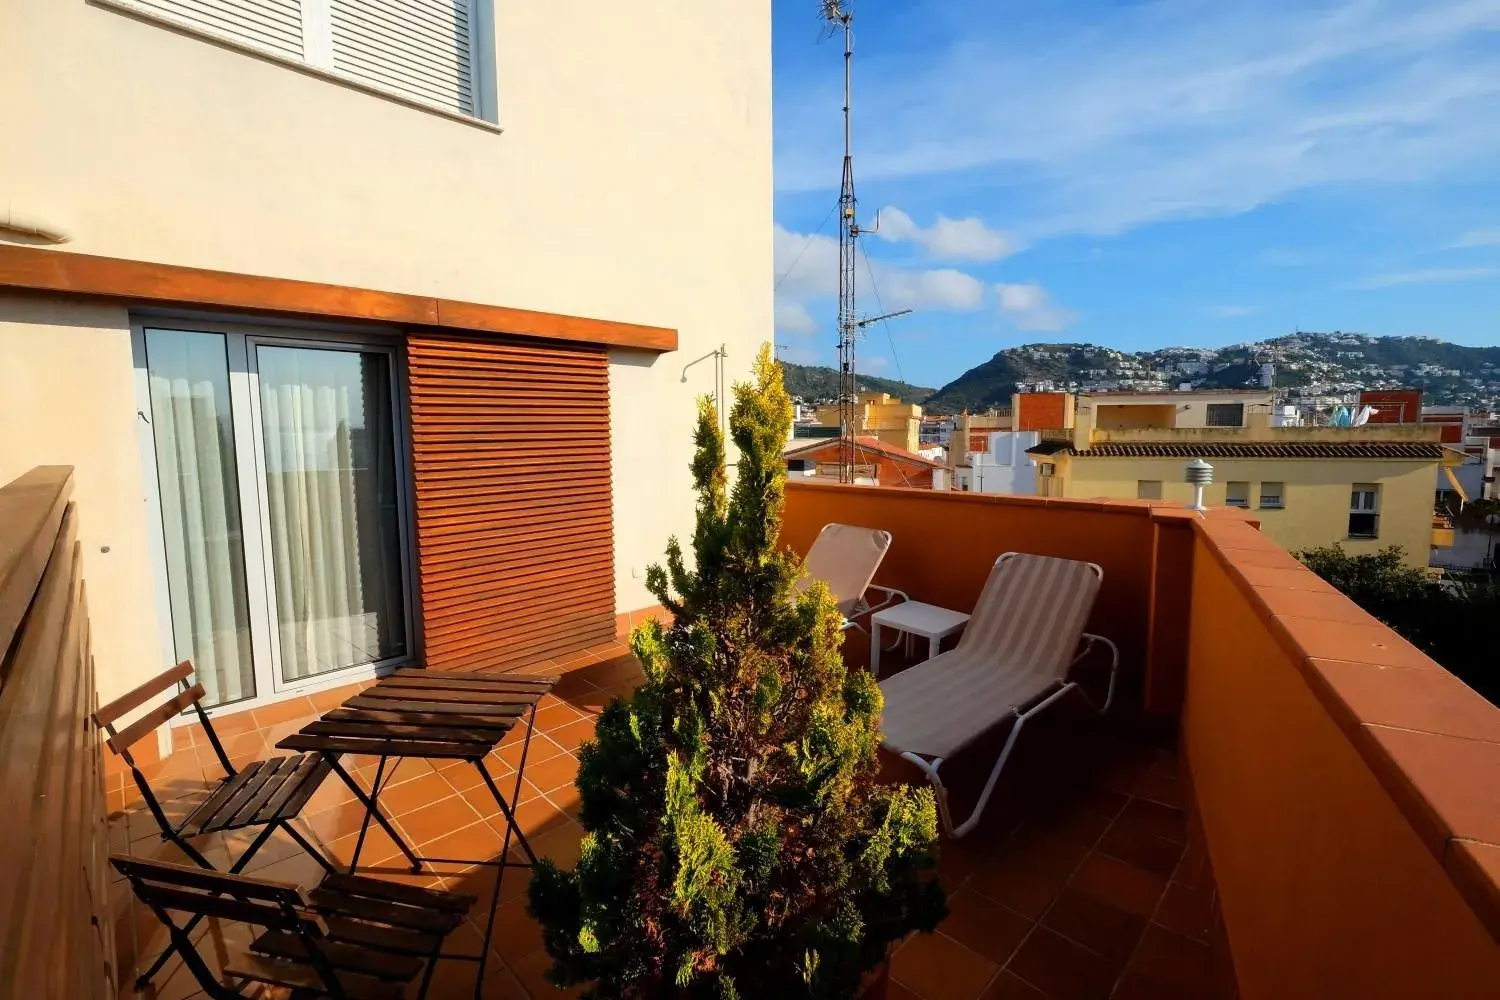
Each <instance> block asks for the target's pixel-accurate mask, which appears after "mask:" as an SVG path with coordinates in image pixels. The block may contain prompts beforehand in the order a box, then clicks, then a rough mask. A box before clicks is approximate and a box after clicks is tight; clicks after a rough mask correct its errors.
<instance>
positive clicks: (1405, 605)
mask: <svg viewBox="0 0 1500 1000" xmlns="http://www.w3.org/2000/svg"><path fill="white" fill-rule="evenodd" d="M1297 558H1298V559H1300V560H1302V562H1303V563H1305V564H1306V565H1307V567H1308V568H1309V569H1311V570H1312V571H1313V572H1314V573H1317V574H1318V575H1319V576H1320V577H1322V578H1323V579H1324V580H1327V581H1328V582H1329V583H1331V584H1333V586H1335V587H1337V588H1338V589H1339V590H1340V591H1341V592H1342V593H1343V594H1344V595H1345V596H1346V597H1348V598H1349V599H1350V600H1352V601H1353V602H1354V603H1355V604H1358V605H1359V606H1360V607H1361V608H1363V609H1365V610H1366V611H1368V612H1369V613H1370V614H1371V615H1373V616H1374V617H1376V618H1379V619H1380V620H1381V621H1383V622H1385V623H1386V624H1387V625H1389V626H1390V627H1391V628H1393V629H1395V630H1396V631H1397V632H1399V633H1400V634H1401V636H1402V637H1403V638H1404V639H1406V641H1408V642H1410V643H1411V644H1412V645H1414V646H1416V647H1417V648H1418V649H1420V650H1422V651H1423V652H1424V653H1426V654H1427V655H1428V656H1430V657H1432V658H1433V659H1434V660H1436V661H1437V662H1439V663H1441V664H1442V665H1443V666H1444V667H1446V668H1447V669H1448V671H1449V672H1450V673H1452V674H1454V675H1455V676H1457V677H1458V678H1459V679H1460V680H1462V681H1464V683H1466V684H1468V685H1469V686H1470V687H1472V688H1474V689H1475V690H1476V691H1478V692H1479V693H1480V694H1482V695H1484V697H1486V698H1488V699H1489V700H1490V701H1491V702H1492V703H1494V704H1496V705H1500V659H1497V658H1496V656H1495V654H1494V652H1493V639H1492V638H1491V636H1492V634H1493V628H1494V623H1495V622H1496V621H1500V578H1497V577H1496V576H1495V575H1494V574H1493V573H1490V572H1480V573H1470V574H1448V575H1446V576H1444V577H1443V578H1442V579H1441V580H1434V579H1433V578H1432V577H1430V576H1428V575H1427V573H1426V572H1425V571H1424V570H1421V569H1418V568H1415V567H1412V566H1408V565H1406V563H1405V560H1404V558H1403V552H1402V549H1401V547H1400V546H1399V545H1393V546H1390V547H1389V548H1385V549H1381V550H1380V551H1379V552H1372V553H1367V554H1362V555H1350V554H1349V553H1348V552H1345V551H1344V550H1343V548H1341V547H1340V546H1337V545H1326V546H1321V547H1319V548H1312V549H1304V550H1303V551H1301V552H1298V553H1297Z"/></svg>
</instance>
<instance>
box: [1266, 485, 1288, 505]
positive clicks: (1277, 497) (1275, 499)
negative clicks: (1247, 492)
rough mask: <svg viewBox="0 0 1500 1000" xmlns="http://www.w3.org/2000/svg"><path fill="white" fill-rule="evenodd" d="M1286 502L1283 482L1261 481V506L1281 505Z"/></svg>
mask: <svg viewBox="0 0 1500 1000" xmlns="http://www.w3.org/2000/svg"><path fill="white" fill-rule="evenodd" d="M1285 504H1286V485H1285V484H1284V483H1261V484H1260V505H1261V506H1262V507H1273V508H1275V507H1282V506H1285Z"/></svg>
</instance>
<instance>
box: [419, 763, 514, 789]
mask: <svg viewBox="0 0 1500 1000" xmlns="http://www.w3.org/2000/svg"><path fill="white" fill-rule="evenodd" d="M484 769H485V770H486V771H488V772H489V773H490V778H491V779H492V780H493V781H494V782H495V784H497V785H499V786H500V791H502V792H504V793H505V794H507V795H509V794H510V783H509V782H507V780H506V779H507V778H510V779H511V780H512V781H513V780H514V778H513V777H512V776H513V775H514V774H515V773H516V771H515V768H513V767H511V766H510V765H509V764H507V763H505V762H504V761H503V760H497V759H496V758H494V757H489V758H487V759H486V760H485V763H484ZM437 773H438V774H439V775H441V776H442V778H443V780H444V781H446V782H448V784H450V785H452V786H453V790H454V791H456V792H462V791H464V790H466V789H469V788H483V787H484V776H483V775H481V774H480V773H479V768H477V767H475V766H474V765H473V764H471V763H469V762H468V761H466V760H461V761H458V762H457V763H454V764H450V765H449V766H447V767H444V768H442V769H440V770H439V771H438V772H437Z"/></svg>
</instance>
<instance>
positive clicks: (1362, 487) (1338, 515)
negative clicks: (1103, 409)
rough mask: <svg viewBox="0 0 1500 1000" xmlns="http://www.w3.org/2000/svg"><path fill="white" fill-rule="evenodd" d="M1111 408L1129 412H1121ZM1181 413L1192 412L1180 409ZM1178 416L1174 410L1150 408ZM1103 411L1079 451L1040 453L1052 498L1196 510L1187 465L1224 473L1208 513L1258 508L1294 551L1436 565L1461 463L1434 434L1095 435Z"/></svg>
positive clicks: (1257, 427)
mask: <svg viewBox="0 0 1500 1000" xmlns="http://www.w3.org/2000/svg"><path fill="white" fill-rule="evenodd" d="M1110 405H1111V406H1117V405H1118V404H1115V403H1111V404H1110ZM1177 405H1181V404H1177ZM1147 407H1149V408H1150V409H1152V410H1160V411H1161V412H1166V411H1167V410H1169V409H1171V408H1172V407H1173V403H1172V401H1171V400H1153V401H1152V402H1151V403H1149V404H1146V406H1144V407H1143V409H1144V408H1147ZM1096 412H1098V408H1097V406H1085V405H1082V402H1080V405H1079V407H1078V410H1077V415H1076V420H1075V424H1074V426H1073V428H1071V430H1072V439H1071V440H1070V441H1043V442H1042V443H1041V444H1039V445H1037V446H1036V447H1035V448H1033V449H1031V451H1030V454H1031V455H1032V457H1033V458H1035V459H1037V462H1038V465H1039V470H1038V471H1039V475H1038V490H1037V492H1038V493H1040V494H1042V495H1044V496H1058V497H1073V498H1092V497H1109V498H1132V497H1134V498H1139V499H1147V500H1171V501H1176V502H1179V503H1184V504H1187V503H1191V502H1192V499H1193V488H1192V487H1191V486H1190V485H1188V483H1186V482H1185V481H1184V466H1185V465H1186V463H1187V462H1189V461H1191V460H1192V459H1194V458H1201V459H1204V460H1205V461H1207V462H1208V463H1209V464H1211V465H1212V466H1213V468H1214V472H1213V483H1212V484H1211V485H1209V486H1208V488H1207V489H1206V490H1205V491H1204V503H1205V504H1207V505H1208V506H1212V507H1217V506H1235V507H1243V508H1245V509H1247V510H1250V511H1252V512H1253V513H1254V515H1255V516H1256V517H1257V518H1258V519H1259V520H1260V521H1261V525H1262V529H1263V530H1264V531H1265V533H1266V534H1267V535H1269V536H1270V537H1272V538H1274V539H1275V540H1276V541H1277V542H1279V543H1280V544H1281V545H1282V546H1284V547H1285V548H1287V549H1288V550H1290V551H1293V552H1295V551H1298V550H1299V549H1305V548H1310V547H1313V546H1318V545H1330V544H1335V543H1337V544H1339V545H1342V546H1343V547H1344V548H1345V549H1346V550H1347V551H1349V552H1352V553H1363V552H1373V551H1375V550H1377V549H1382V548H1385V547H1387V546H1390V545H1399V546H1401V547H1402V549H1403V550H1405V553H1406V558H1407V561H1408V562H1409V563H1410V564H1411V565H1413V566H1426V565H1427V563H1428V558H1429V553H1430V549H1431V548H1432V547H1433V546H1434V545H1443V544H1451V542H1449V541H1448V540H1447V538H1446V536H1445V535H1444V534H1443V533H1440V532H1435V531H1434V522H1433V482H1434V479H1435V476H1436V474H1437V470H1438V468H1439V466H1440V464H1441V463H1445V462H1447V461H1448V460H1449V458H1450V456H1452V457H1457V453H1454V452H1450V451H1449V450H1448V449H1445V448H1444V447H1443V446H1442V444H1441V443H1440V442H1439V441H1438V432H1437V431H1435V429H1433V428H1431V427H1425V426H1422V425H1415V424H1413V425H1391V424H1384V425H1366V426H1363V427H1271V426H1269V424H1268V417H1269V408H1268V407H1264V406H1257V405H1253V404H1252V406H1250V407H1247V412H1246V417H1245V423H1246V425H1245V426H1234V427H1227V426H1226V427H1219V426H1209V427H1205V426H1201V425H1200V426H1196V427H1181V426H1179V427H1161V426H1149V425H1148V426H1138V425H1137V426H1131V425H1132V424H1134V423H1135V421H1133V420H1131V419H1130V418H1129V414H1128V413H1124V414H1123V415H1122V413H1121V412H1120V411H1119V410H1117V411H1115V412H1113V413H1111V414H1110V416H1111V418H1112V419H1111V423H1112V424H1113V425H1114V426H1112V427H1110V428H1100V427H1095V426H1094V424H1093V417H1094V415H1095V413H1096Z"/></svg>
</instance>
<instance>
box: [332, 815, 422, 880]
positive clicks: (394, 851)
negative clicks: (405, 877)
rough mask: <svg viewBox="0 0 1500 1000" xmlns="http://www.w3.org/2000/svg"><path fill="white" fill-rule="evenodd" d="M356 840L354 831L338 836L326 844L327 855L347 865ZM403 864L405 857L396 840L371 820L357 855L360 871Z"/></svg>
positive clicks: (351, 856)
mask: <svg viewBox="0 0 1500 1000" xmlns="http://www.w3.org/2000/svg"><path fill="white" fill-rule="evenodd" d="M358 840H359V837H358V835H357V834H355V833H350V834H346V835H345V836H343V837H339V838H338V839H337V840H334V841H332V842H331V843H329V844H328V845H327V847H328V854H329V856H330V857H331V858H332V859H334V861H335V863H336V864H338V865H339V866H340V867H343V866H347V865H348V864H349V863H350V862H351V861H353V860H354V845H355V844H356V843H357V842H358ZM398 859H399V860H398ZM405 865H406V859H405V857H404V856H402V854H401V851H400V849H399V848H398V847H397V846H396V842H395V841H393V840H391V838H390V837H388V836H387V835H386V833H385V831H384V830H382V829H381V828H380V827H379V825H378V824H376V823H373V822H372V823H371V824H370V831H369V833H368V834H366V835H365V844H364V848H363V849H362V850H361V851H360V855H359V868H360V872H361V873H364V872H365V869H367V868H379V867H391V868H395V869H400V868H401V867H403V866H405Z"/></svg>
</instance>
